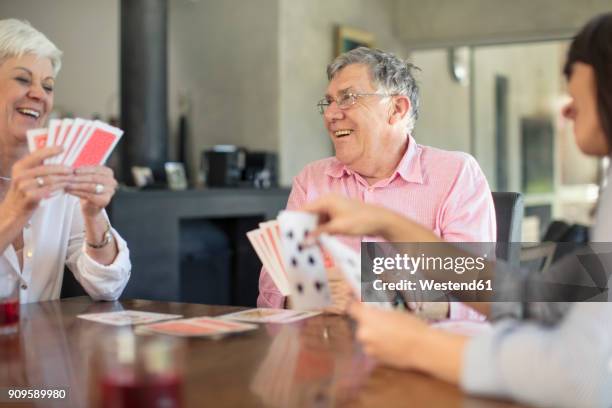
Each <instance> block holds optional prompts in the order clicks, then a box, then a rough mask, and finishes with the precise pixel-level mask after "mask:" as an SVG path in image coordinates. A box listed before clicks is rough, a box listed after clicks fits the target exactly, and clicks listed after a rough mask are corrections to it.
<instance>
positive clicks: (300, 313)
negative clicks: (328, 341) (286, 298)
mask: <svg viewBox="0 0 612 408" xmlns="http://www.w3.org/2000/svg"><path fill="white" fill-rule="evenodd" d="M291 312H292V314H291V315H288V316H287V317H282V318H279V320H278V321H276V322H275V323H283V324H285V323H293V322H297V321H298V320H304V319H308V318H311V317H314V316H318V315H320V314H321V312H319V311H316V310H291Z"/></svg>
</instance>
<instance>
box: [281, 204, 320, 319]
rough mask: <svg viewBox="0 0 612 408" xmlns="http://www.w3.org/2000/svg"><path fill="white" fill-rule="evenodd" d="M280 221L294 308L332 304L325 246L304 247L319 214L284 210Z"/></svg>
mask: <svg viewBox="0 0 612 408" xmlns="http://www.w3.org/2000/svg"><path fill="white" fill-rule="evenodd" d="M278 222H279V225H280V230H281V243H282V253H283V256H284V259H285V265H286V267H287V272H288V275H289V282H290V284H291V293H292V296H291V302H292V306H293V308H295V309H299V310H311V309H321V308H324V307H326V306H328V305H330V304H331V295H330V292H329V286H328V284H327V275H326V272H325V265H324V261H323V254H322V252H321V249H320V248H319V247H318V246H310V247H304V246H303V241H304V239H305V238H306V236H307V234H308V233H309V232H310V231H313V230H314V229H315V227H316V225H317V217H316V216H315V215H314V214H310V213H305V212H299V211H281V213H280V215H279V216H278Z"/></svg>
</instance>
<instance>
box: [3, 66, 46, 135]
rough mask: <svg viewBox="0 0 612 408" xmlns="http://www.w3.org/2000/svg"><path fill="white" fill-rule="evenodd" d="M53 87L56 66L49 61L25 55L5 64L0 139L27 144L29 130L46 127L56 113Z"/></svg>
mask: <svg viewBox="0 0 612 408" xmlns="http://www.w3.org/2000/svg"><path fill="white" fill-rule="evenodd" d="M54 86H55V78H54V76H53V66H52V65H51V60H49V59H48V58H39V57H37V56H36V55H33V54H26V55H24V56H22V57H19V58H16V57H13V58H8V59H6V60H5V61H4V62H2V63H1V64H0V138H3V139H5V138H6V137H13V138H15V139H16V140H17V141H19V142H25V141H26V132H27V131H28V130H29V129H35V128H39V127H43V126H44V125H45V122H46V119H47V116H48V115H49V112H51V109H53V88H54ZM5 140H6V139H5Z"/></svg>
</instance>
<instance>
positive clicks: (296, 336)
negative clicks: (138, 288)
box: [0, 297, 514, 408]
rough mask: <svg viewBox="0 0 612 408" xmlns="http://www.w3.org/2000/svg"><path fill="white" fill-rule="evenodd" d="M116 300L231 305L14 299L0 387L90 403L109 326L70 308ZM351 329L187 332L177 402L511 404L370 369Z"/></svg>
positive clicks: (344, 323)
mask: <svg viewBox="0 0 612 408" xmlns="http://www.w3.org/2000/svg"><path fill="white" fill-rule="evenodd" d="M122 308H123V309H133V310H144V311H152V312H163V313H175V314H182V315H184V316H185V317H194V316H203V315H207V316H215V315H219V314H223V313H228V312H231V311H236V310H238V309H239V308H236V307H227V306H206V305H198V304H186V303H167V302H152V301H145V300H129V301H121V302H113V303H108V302H92V301H91V300H89V298H87V297H79V298H70V299H64V300H62V301H50V302H40V303H33V304H27V305H22V309H21V322H20V330H19V333H18V334H16V335H12V336H4V337H0V364H1V367H2V368H0V387H7V386H20V387H37V388H38V387H68V390H69V391H68V392H69V396H70V401H69V402H68V401H62V402H61V403H59V402H58V403H55V404H53V403H47V404H44V405H41V404H37V405H36V406H61V407H64V406H75V407H84V406H89V405H91V403H90V397H89V395H88V394H89V391H88V387H89V385H88V384H89V379H90V375H91V361H92V354H93V350H94V349H95V345H96V343H99V342H101V341H104V338H105V337H106V338H107V336H111V335H114V334H116V332H117V330H119V329H118V328H116V327H113V326H108V325H103V324H98V323H94V322H90V321H86V320H83V319H78V318H76V316H77V315H78V314H82V313H94V312H95V313H97V312H105V311H111V310H121V309H122ZM353 332H354V330H353V327H352V323H351V322H350V321H349V320H348V319H346V318H343V317H338V316H317V317H314V318H311V319H308V320H304V321H302V322H297V323H293V324H289V325H261V326H260V327H259V328H258V329H257V330H256V331H252V332H249V333H247V334H244V335H240V336H235V337H230V338H225V339H221V340H205V339H189V340H188V341H187V347H186V352H187V363H186V373H185V403H186V404H185V405H186V406H188V407H201V406H215V407H216V406H224V407H233V406H248V407H257V406H276V407H295V406H372V407H385V406H411V407H412V406H414V407H419V406H424V407H500V408H501V407H510V406H514V405H511V404H509V403H504V402H498V401H491V400H484V399H477V398H471V397H467V396H465V395H464V394H463V393H462V392H461V391H460V390H459V389H458V388H457V387H454V386H451V385H448V384H446V383H444V382H441V381H438V380H435V379H432V378H429V377H427V376H424V375H421V374H418V373H412V372H402V371H397V370H393V369H388V368H383V367H376V366H375V364H374V363H373V362H372V361H371V360H369V359H368V358H366V357H364V356H363V354H362V353H361V350H360V347H359V345H358V344H357V343H356V342H355V340H354V336H353ZM5 404H6V403H5ZM5 404H2V403H0V407H4V406H7V405H5ZM16 406H19V407H25V406H28V404H19V405H16ZM30 406H32V404H30Z"/></svg>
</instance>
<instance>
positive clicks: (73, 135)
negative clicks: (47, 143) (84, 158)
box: [55, 118, 89, 164]
mask: <svg viewBox="0 0 612 408" xmlns="http://www.w3.org/2000/svg"><path fill="white" fill-rule="evenodd" d="M87 122H89V121H88V120H85V119H81V118H76V119H74V121H73V122H72V126H71V127H70V129H69V130H68V131H67V132H66V135H65V137H63V138H62V140H61V145H62V147H63V148H64V151H63V152H62V153H61V154H60V155H59V156H58V157H57V160H56V161H55V162H56V163H57V164H64V161H65V160H66V157H68V154H69V152H70V148H71V147H73V146H74V145H75V144H76V143H77V142H78V140H79V136H80V135H81V131H82V130H83V127H84V126H85V124H86V123H87ZM56 144H59V139H57V140H56Z"/></svg>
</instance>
